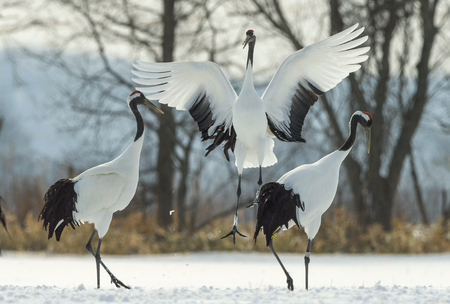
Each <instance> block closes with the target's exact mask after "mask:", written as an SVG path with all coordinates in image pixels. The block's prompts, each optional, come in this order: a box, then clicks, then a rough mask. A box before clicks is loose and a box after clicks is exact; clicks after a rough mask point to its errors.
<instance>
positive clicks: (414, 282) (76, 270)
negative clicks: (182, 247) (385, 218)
mask: <svg viewBox="0 0 450 304" xmlns="http://www.w3.org/2000/svg"><path fill="white" fill-rule="evenodd" d="M280 257H281V259H282V261H283V263H284V264H285V266H286V268H287V270H288V271H289V272H290V274H291V276H292V278H293V279H294V287H295V290H294V291H293V292H290V291H289V290H288V289H287V287H286V286H287V285H286V277H285V275H284V273H283V272H282V270H281V268H280V267H279V265H278V263H277V262H276V260H275V258H274V257H273V256H272V254H271V253H236V252H205V253H191V254H180V253H178V254H166V255H148V256H142V255H134V256H108V255H104V256H103V255H102V258H103V261H104V263H105V264H106V265H107V266H108V267H109V269H110V270H111V271H112V272H113V273H114V274H115V275H116V276H117V278H118V279H120V280H121V281H122V282H124V283H125V284H128V285H131V286H132V289H130V290H126V289H122V288H121V289H118V288H116V287H114V286H113V285H111V284H110V282H109V277H108V275H107V274H106V272H104V271H103V270H101V274H100V275H101V288H100V289H99V290H98V289H96V286H95V284H96V274H95V262H94V258H93V257H92V256H89V255H85V256H73V255H46V254H32V253H26V254H24V253H15V252H3V257H1V258H0V303H46V304H50V303H62V302H63V303H105V302H106V303H275V302H277V303H283V304H285V303H300V302H301V303H349V302H354V303H394V302H395V303H437V302H439V303H450V273H449V270H450V254H430V255H347V254H332V255H321V254H316V255H315V254H314V253H313V254H312V255H311V264H310V289H309V290H308V291H306V290H305V289H304V262H303V255H300V254H280Z"/></svg>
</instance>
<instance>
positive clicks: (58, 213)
mask: <svg viewBox="0 0 450 304" xmlns="http://www.w3.org/2000/svg"><path fill="white" fill-rule="evenodd" d="M75 183H76V182H74V181H73V180H71V179H67V178H64V179H60V180H59V181H57V182H56V183H55V184H53V185H52V186H51V187H50V189H48V191H47V193H45V196H44V201H45V203H44V207H43V208H42V211H41V214H39V220H44V228H45V230H47V227H48V238H49V239H50V238H51V237H52V236H53V232H55V236H56V240H57V241H59V239H60V238H61V233H62V232H63V230H64V228H65V227H66V226H67V225H69V224H70V226H72V228H73V229H75V226H74V225H77V226H78V223H77V222H76V221H74V220H73V212H74V211H77V209H76V202H77V193H76V192H75V189H74V186H75ZM61 221H62V222H61ZM59 222H61V224H60V225H59V226H58V223H59ZM57 226H58V227H57ZM55 227H57V228H56V230H55Z"/></svg>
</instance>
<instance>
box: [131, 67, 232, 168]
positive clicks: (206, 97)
mask: <svg viewBox="0 0 450 304" xmlns="http://www.w3.org/2000/svg"><path fill="white" fill-rule="evenodd" d="M133 66H134V67H135V68H136V69H137V70H133V71H132V73H133V74H134V75H136V76H138V77H139V78H133V81H134V82H136V83H137V84H139V85H143V87H137V88H136V89H137V90H140V91H141V92H143V93H146V94H147V97H148V98H149V99H151V100H158V101H159V102H160V103H162V104H167V105H168V106H169V107H174V108H176V109H177V110H189V113H190V114H191V116H192V118H193V119H194V120H195V122H196V123H197V125H198V128H199V131H200V132H201V134H202V135H201V136H202V140H208V139H212V140H213V143H212V144H211V145H210V146H209V147H207V148H206V149H207V150H208V152H207V153H206V155H208V154H209V153H210V152H211V151H212V150H214V149H215V148H216V147H217V146H218V145H220V144H221V143H222V142H224V141H225V143H226V144H225V146H224V153H225V156H226V157H227V159H228V160H229V156H228V152H227V150H228V149H232V151H234V143H235V141H236V134H235V132H234V128H233V126H232V109H233V104H234V102H235V101H236V99H237V95H236V92H235V91H234V89H233V87H232V86H231V84H230V82H229V81H228V79H227V78H226V76H225V74H224V73H223V71H222V70H221V69H220V67H219V66H218V65H217V64H216V63H213V62H191V61H189V62H164V63H154V62H153V63H152V62H142V61H138V62H137V63H135V64H133Z"/></svg>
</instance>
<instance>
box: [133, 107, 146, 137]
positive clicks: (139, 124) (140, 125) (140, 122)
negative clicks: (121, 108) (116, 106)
mask: <svg viewBox="0 0 450 304" xmlns="http://www.w3.org/2000/svg"><path fill="white" fill-rule="evenodd" d="M130 109H131V112H133V114H134V117H135V118H136V125H137V130H136V136H135V137H134V141H137V140H138V139H139V138H141V136H142V135H143V134H144V120H143V119H142V116H141V113H139V110H138V108H137V103H136V102H133V101H131V102H130Z"/></svg>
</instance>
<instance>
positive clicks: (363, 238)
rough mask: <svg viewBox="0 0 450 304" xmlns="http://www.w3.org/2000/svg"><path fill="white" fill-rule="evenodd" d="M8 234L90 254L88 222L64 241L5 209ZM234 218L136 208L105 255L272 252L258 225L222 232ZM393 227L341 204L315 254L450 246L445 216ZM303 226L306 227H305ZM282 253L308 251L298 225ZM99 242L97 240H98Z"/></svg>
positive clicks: (3, 239) (27, 245)
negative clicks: (187, 225) (183, 225)
mask: <svg viewBox="0 0 450 304" xmlns="http://www.w3.org/2000/svg"><path fill="white" fill-rule="evenodd" d="M6 216H7V219H8V230H9V232H10V234H11V238H9V236H8V234H7V233H6V232H3V231H0V246H1V248H2V249H3V250H15V251H45V252H48V253H75V254H86V253H87V251H86V249H85V247H84V245H85V244H86V242H87V240H88V239H89V236H90V234H91V233H92V229H93V227H92V225H89V224H85V225H83V226H81V227H77V228H76V229H75V230H74V231H73V230H72V229H71V228H66V230H65V231H64V232H63V234H62V237H61V241H60V242H57V241H56V240H55V239H54V238H53V239H50V240H47V233H46V231H45V230H44V229H43V228H42V223H41V222H38V221H37V217H36V216H35V215H32V213H31V212H29V213H28V214H27V215H26V217H25V219H24V221H23V222H19V220H18V218H17V216H15V215H13V214H6ZM229 224H230V218H222V219H218V220H215V221H214V222H213V223H211V224H210V225H208V226H205V227H204V228H202V229H201V230H199V231H197V232H194V233H189V232H188V231H186V230H184V231H177V229H168V230H166V229H162V228H159V227H158V226H157V225H156V221H155V219H154V216H153V215H143V214H142V213H139V212H133V213H130V214H128V215H127V216H125V217H117V218H114V219H113V221H112V223H111V227H110V230H109V231H108V234H107V235H106V236H105V239H104V242H103V246H102V252H103V253H105V254H121V255H126V254H158V253H171V252H192V251H210V250H238V251H261V252H270V250H269V249H268V248H266V246H265V242H264V238H262V237H260V238H258V241H257V242H256V244H255V242H254V241H253V239H252V236H253V233H254V225H253V224H250V223H249V224H247V225H245V224H241V226H240V228H241V229H242V231H243V233H245V234H246V235H247V236H248V237H247V238H245V239H239V241H238V242H236V246H234V245H233V244H232V242H229V241H227V240H221V239H220V237H221V236H222V235H223V234H224V232H225V231H227V229H229ZM392 227H393V229H392V231H390V232H387V231H385V230H383V229H382V226H381V224H373V225H371V226H369V227H368V229H367V230H366V231H362V230H361V228H360V227H359V226H358V225H357V220H356V218H355V217H354V216H350V215H348V213H347V212H346V211H345V210H344V209H342V208H337V209H336V210H335V211H334V216H327V217H325V218H324V219H323V222H322V226H321V228H320V230H319V233H318V235H317V237H316V238H315V239H314V241H313V252H314V253H335V252H342V253H431V252H448V251H450V222H448V221H447V222H444V221H443V220H440V221H438V222H436V223H433V224H430V225H422V224H414V223H408V222H403V221H401V220H394V221H393V223H392ZM301 230H302V229H301ZM274 245H275V248H276V249H277V251H279V252H296V253H303V252H304V251H305V249H306V235H305V233H304V232H303V231H300V230H299V229H298V228H295V227H294V228H292V229H290V230H288V231H284V232H281V233H279V234H278V236H277V237H276V239H275V241H274ZM94 246H95V245H94Z"/></svg>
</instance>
